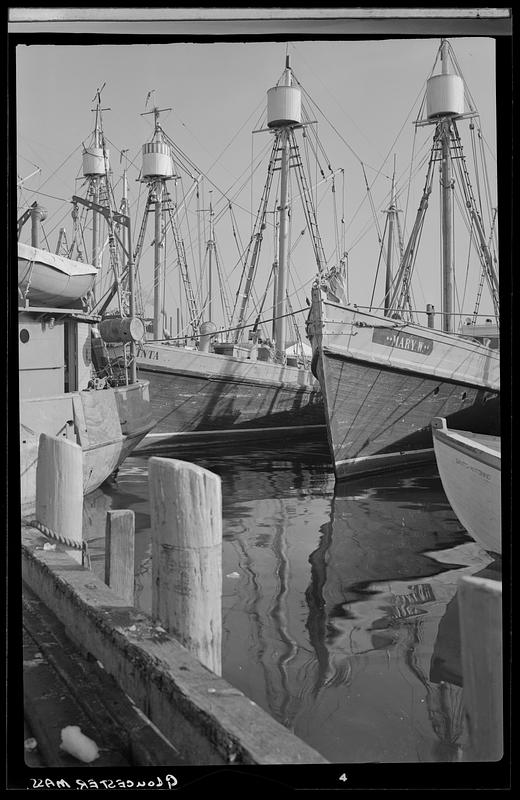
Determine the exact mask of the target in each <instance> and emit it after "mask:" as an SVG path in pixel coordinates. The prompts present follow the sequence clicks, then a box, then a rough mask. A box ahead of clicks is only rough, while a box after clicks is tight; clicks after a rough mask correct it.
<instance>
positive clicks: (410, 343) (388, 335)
mask: <svg viewBox="0 0 520 800" xmlns="http://www.w3.org/2000/svg"><path fill="white" fill-rule="evenodd" d="M372 341H373V342H376V343H377V344H383V345H385V346H386V347H397V349H398V350H410V351H411V352H412V353H420V354H421V355H423V356H429V355H430V353H431V352H432V350H433V342H432V340H431V339H423V337H422V336H415V335H414V334H413V333H402V332H401V331H393V330H391V329H389V328H374V331H373V333H372Z"/></svg>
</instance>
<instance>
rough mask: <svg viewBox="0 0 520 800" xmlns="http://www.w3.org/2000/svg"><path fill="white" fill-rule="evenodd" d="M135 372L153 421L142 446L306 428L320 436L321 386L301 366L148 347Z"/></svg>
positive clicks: (248, 436)
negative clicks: (143, 387) (146, 385)
mask: <svg viewBox="0 0 520 800" xmlns="http://www.w3.org/2000/svg"><path fill="white" fill-rule="evenodd" d="M144 353H146V356H144V355H143V354H144ZM138 374H139V376H140V377H141V378H143V379H145V380H147V381H149V383H150V399H151V403H152V412H153V415H154V417H155V419H156V420H157V423H156V426H155V428H154V430H153V432H152V433H151V434H150V435H149V436H147V437H146V440H145V442H144V443H143V444H144V445H149V444H152V443H165V442H179V441H182V440H186V439H197V438H201V437H204V438H214V439H221V438H222V437H223V436H224V437H226V436H229V437H241V438H258V437H262V438H265V437H267V436H269V437H277V436H279V435H281V434H288V435H290V434H297V433H298V432H299V431H301V430H302V429H304V428H305V429H306V428H309V427H313V426H317V427H320V428H322V430H323V433H324V434H325V418H324V412H323V400H322V396H321V391H320V389H319V385H318V383H317V381H316V380H315V379H313V378H312V376H311V375H310V374H309V373H308V371H306V370H301V369H297V368H293V367H282V366H279V365H274V364H268V363H263V362H258V361H256V362H253V361H249V360H245V359H244V360H242V359H239V358H234V357H229V356H224V355H215V354H212V353H202V352H199V351H183V350H181V349H180V348H175V347H168V346H160V345H157V346H151V345H149V346H146V347H145V348H144V350H143V352H142V353H141V356H140V358H139V360H138ZM142 446H143V445H141V447H142Z"/></svg>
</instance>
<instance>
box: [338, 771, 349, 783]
mask: <svg viewBox="0 0 520 800" xmlns="http://www.w3.org/2000/svg"><path fill="white" fill-rule="evenodd" d="M339 780H340V781H343V782H345V781H348V778H347V776H346V775H345V773H343V775H340V776H339Z"/></svg>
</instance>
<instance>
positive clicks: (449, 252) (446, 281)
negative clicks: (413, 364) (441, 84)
mask: <svg viewBox="0 0 520 800" xmlns="http://www.w3.org/2000/svg"><path fill="white" fill-rule="evenodd" d="M447 45H448V43H447V42H446V40H445V39H443V40H442V44H441V62H442V75H448V53H447ZM439 127H440V138H441V215H442V219H441V231H442V315H443V316H442V320H443V323H442V327H443V330H444V331H447V332H448V333H452V332H453V310H454V309H453V225H452V220H453V176H452V170H451V157H450V140H451V121H450V119H449V118H448V119H445V120H443V121H442V122H441V123H440V125H439Z"/></svg>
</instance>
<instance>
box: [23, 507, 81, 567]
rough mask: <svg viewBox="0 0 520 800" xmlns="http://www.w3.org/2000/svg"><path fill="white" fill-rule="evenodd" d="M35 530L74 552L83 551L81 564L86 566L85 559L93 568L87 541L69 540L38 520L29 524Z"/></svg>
mask: <svg viewBox="0 0 520 800" xmlns="http://www.w3.org/2000/svg"><path fill="white" fill-rule="evenodd" d="M29 525H31V526H32V527H33V528H36V529H37V530H39V531H40V532H41V533H44V534H45V536H47V537H48V538H49V539H55V540H56V541H57V542H59V543H60V544H63V545H65V547H70V548H71V549H72V550H81V556H82V558H81V564H82V566H85V559H86V561H87V564H88V569H90V568H91V562H90V553H89V550H88V543H87V542H86V541H81V542H78V541H76V540H75V539H69V538H68V537H67V536H63V535H62V534H61V533H56V532H55V531H52V530H51V529H50V528H48V527H47V526H46V525H44V524H43V523H42V522H39V521H38V520H37V519H33V520H31V522H30V523H29Z"/></svg>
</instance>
